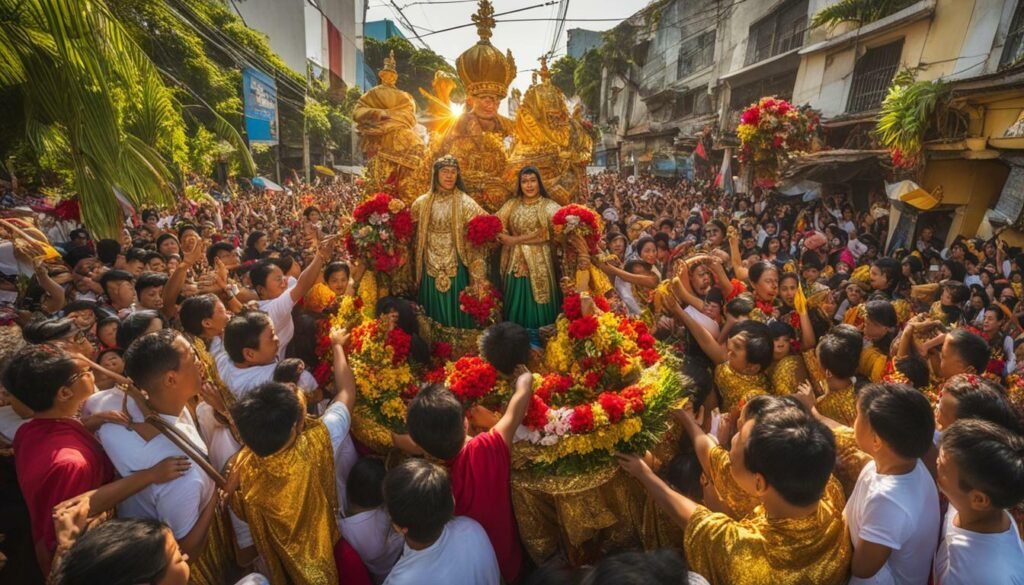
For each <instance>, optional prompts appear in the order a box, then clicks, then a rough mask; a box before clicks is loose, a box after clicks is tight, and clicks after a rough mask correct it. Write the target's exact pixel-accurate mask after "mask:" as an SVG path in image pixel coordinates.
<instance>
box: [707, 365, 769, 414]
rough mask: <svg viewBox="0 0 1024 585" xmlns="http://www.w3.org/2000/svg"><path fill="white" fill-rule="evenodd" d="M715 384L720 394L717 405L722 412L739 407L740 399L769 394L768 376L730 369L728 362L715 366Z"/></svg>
mask: <svg viewBox="0 0 1024 585" xmlns="http://www.w3.org/2000/svg"><path fill="white" fill-rule="evenodd" d="M715 386H717V387H718V393H719V394H720V395H721V396H722V404H721V405H720V406H719V408H720V409H721V411H722V412H729V411H732V410H734V409H737V408H739V407H740V402H741V401H746V400H750V399H751V398H752V397H754V396H759V395H761V394H771V390H770V388H771V386H770V385H769V382H768V376H765V375H764V374H741V373H739V372H737V371H736V370H734V369H732V366H730V365H729V362H722V363H720V364H718V365H717V366H715Z"/></svg>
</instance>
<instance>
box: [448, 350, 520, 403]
mask: <svg viewBox="0 0 1024 585" xmlns="http://www.w3.org/2000/svg"><path fill="white" fill-rule="evenodd" d="M447 371H448V377H447V378H446V380H445V385H446V386H448V389H449V390H451V391H452V394H454V395H455V397H456V398H458V399H459V402H461V403H462V405H463V406H465V407H466V408H469V407H470V406H474V405H477V404H489V405H491V406H496V405H500V404H503V402H504V401H505V400H507V399H508V394H509V385H508V383H507V382H506V381H505V380H504V379H503V378H502V377H501V375H500V374H498V370H496V369H495V368H494V366H492V365H491V364H490V363H488V362H487V360H485V359H484V358H482V357H479V356H465V357H461V358H459V359H458V361H456V362H454V363H452V364H450V365H449V366H448V368H447Z"/></svg>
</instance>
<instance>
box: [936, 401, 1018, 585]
mask: <svg viewBox="0 0 1024 585" xmlns="http://www.w3.org/2000/svg"><path fill="white" fill-rule="evenodd" d="M936 481H937V482H938V484H939V489H940V490H942V493H943V495H945V496H946V498H947V499H949V511H948V512H946V520H945V523H944V527H943V534H942V540H940V541H939V549H938V551H937V552H936V553H935V564H934V575H935V584H936V585H970V584H973V583H985V584H986V585H1022V584H1024V544H1022V543H1021V538H1020V533H1019V532H1018V531H1017V525H1016V523H1015V522H1014V521H1013V518H1012V517H1011V516H1010V514H1008V513H1007V511H1006V510H1007V509H1008V508H1011V507H1013V506H1015V505H1017V504H1019V503H1020V502H1021V501H1022V500H1024V491H1022V490H1021V489H1020V488H1021V486H1024V438H1022V437H1021V436H1020V435H1016V434H1014V433H1012V432H1010V431H1008V430H1006V429H1004V428H1003V427H1001V426H999V425H997V424H994V423H991V422H988V421H983V420H979V419H966V420H960V421H957V422H956V423H953V425H952V426H950V427H949V428H948V429H946V430H945V431H944V432H943V433H942V442H941V445H940V447H939V461H938V473H937V476H936Z"/></svg>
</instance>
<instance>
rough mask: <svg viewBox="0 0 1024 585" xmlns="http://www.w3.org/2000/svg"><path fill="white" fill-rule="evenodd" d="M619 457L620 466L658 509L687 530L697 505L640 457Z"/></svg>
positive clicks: (624, 455) (628, 455)
mask: <svg viewBox="0 0 1024 585" xmlns="http://www.w3.org/2000/svg"><path fill="white" fill-rule="evenodd" d="M617 456H618V458H619V466H620V467H622V469H624V470H625V471H626V473H629V474H630V475H632V476H633V477H635V478H636V479H637V480H638V481H639V482H640V484H641V485H643V486H644V489H645V490H647V493H648V494H650V496H651V499H653V500H654V501H655V503H656V504H658V507H660V508H661V509H662V510H663V511H664V512H665V513H666V514H668V516H669V518H671V519H672V521H673V522H675V523H676V524H678V525H679V526H681V527H683V528H686V524H687V523H688V522H689V521H690V518H691V517H692V516H693V513H694V512H695V511H697V503H696V502H694V501H693V500H691V499H690V498H688V497H686V496H684V495H683V494H681V493H679V492H677V491H675V490H673V489H672V488H671V487H669V486H668V484H666V483H665V482H664V481H663V480H662V479H661V478H660V477H658V476H657V474H655V473H654V471H652V470H651V468H650V467H649V466H648V465H647V463H646V462H644V460H643V459H641V458H640V457H639V456H637V455H633V454H626V453H618V454H617Z"/></svg>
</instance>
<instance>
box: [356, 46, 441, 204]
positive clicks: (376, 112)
mask: <svg viewBox="0 0 1024 585" xmlns="http://www.w3.org/2000/svg"><path fill="white" fill-rule="evenodd" d="M378 74H379V76H380V84H379V85H377V86H376V87H374V88H373V89H371V90H370V91H368V92H366V93H365V94H363V96H362V97H360V98H359V101H358V102H356V105H355V109H354V110H353V111H352V119H353V120H355V123H356V130H357V131H358V132H359V136H360V146H361V148H362V150H363V154H365V155H366V158H367V160H368V162H367V165H366V173H365V178H366V181H367V185H366V189H367V190H368V191H367V192H369V193H374V192H378V191H384V192H389V193H391V194H393V195H395V196H397V197H399V198H400V199H402V200H403V201H405V202H406V203H411V202H412V201H413V199H415V198H416V196H418V195H419V194H420V193H422V192H423V185H422V181H418V180H417V178H416V172H417V171H418V170H419V169H420V167H421V166H422V164H423V161H424V158H425V156H424V155H425V152H426V147H425V145H424V144H423V140H422V139H421V138H420V135H419V134H418V133H417V132H416V124H417V122H416V102H415V101H413V98H412V96H411V95H409V94H408V93H407V92H404V91H402V90H400V89H398V88H397V87H395V83H396V82H397V81H398V72H397V71H396V70H395V53H394V51H392V52H391V54H390V55H389V56H388V57H386V58H385V59H384V68H383V69H381V70H380V71H379V72H378Z"/></svg>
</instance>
